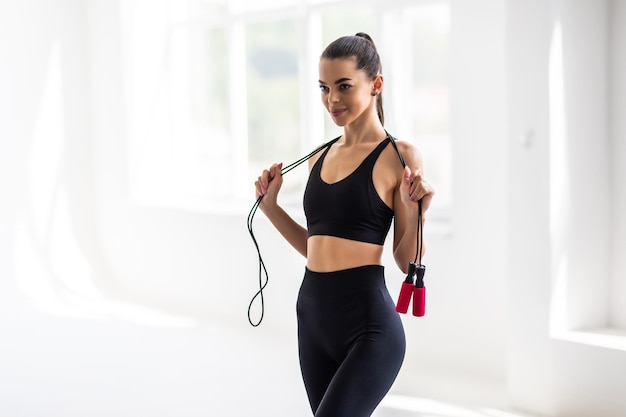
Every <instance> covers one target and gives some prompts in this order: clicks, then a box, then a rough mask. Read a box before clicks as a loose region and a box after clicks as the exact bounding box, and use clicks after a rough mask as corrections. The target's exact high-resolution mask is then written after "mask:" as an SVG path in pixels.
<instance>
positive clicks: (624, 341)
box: [552, 328, 626, 351]
mask: <svg viewBox="0 0 626 417" xmlns="http://www.w3.org/2000/svg"><path fill="white" fill-rule="evenodd" d="M552 338H553V339H556V340H562V341H566V342H572V343H579V344H584V345H589V346H596V347H602V348H606V349H613V350H622V351H626V330H622V329H616V328H593V329H584V330H568V331H563V332H558V333H555V334H552Z"/></svg>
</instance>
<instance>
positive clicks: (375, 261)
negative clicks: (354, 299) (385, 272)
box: [307, 235, 383, 272]
mask: <svg viewBox="0 0 626 417" xmlns="http://www.w3.org/2000/svg"><path fill="white" fill-rule="evenodd" d="M382 255H383V246H382V245H378V244H374V243H367V242H360V241H356V240H350V239H344V238H340V237H335V236H326V235H315V236H311V237H309V238H308V239H307V268H308V269H310V270H312V271H317V272H331V271H339V270H344V269H349V268H356V267H361V266H363V265H381V259H382Z"/></svg>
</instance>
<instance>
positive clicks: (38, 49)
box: [0, 0, 626, 416]
mask: <svg viewBox="0 0 626 417" xmlns="http://www.w3.org/2000/svg"><path fill="white" fill-rule="evenodd" d="M552 16H553V14H552V10H551V7H550V4H547V3H546V2H543V1H539V0H532V1H528V0H511V1H508V2H503V1H497V0H474V1H471V2H468V1H466V0H454V1H452V2H451V27H452V33H451V48H452V56H453V61H452V66H451V67H452V72H451V79H452V105H453V109H452V125H453V140H454V154H453V158H454V164H453V166H454V173H453V179H454V205H453V208H452V216H451V224H449V225H447V227H448V228H447V229H446V228H441V227H435V225H432V223H431V224H430V225H428V226H427V228H426V231H425V233H426V235H427V238H428V255H427V257H426V258H425V263H426V265H427V268H428V270H427V286H428V292H429V295H428V303H429V304H428V311H427V316H426V317H425V318H423V319H416V318H413V317H406V318H405V327H406V331H407V336H408V343H409V345H408V349H409V350H408V352H409V353H408V355H407V359H406V365H405V367H404V368H403V370H402V374H401V376H400V379H399V380H398V385H397V390H399V391H402V392H408V393H411V394H414V395H431V396H433V397H435V398H437V397H445V396H449V395H452V394H451V393H452V391H454V395H456V396H457V398H461V399H465V400H471V399H472V398H473V399H476V397H475V396H476V395H485V396H486V395H487V393H490V394H493V393H494V392H496V393H497V394H503V395H504V394H506V395H507V396H508V397H509V398H510V400H511V401H512V402H513V404H514V405H515V406H517V407H519V408H522V409H528V410H532V411H537V412H542V413H544V414H545V415H553V416H579V415H580V416H589V415H594V416H599V415H603V416H617V415H623V411H624V410H626V404H625V403H624V400H622V399H621V394H620V392H619V390H620V388H619V387H620V386H624V382H625V381H624V380H623V379H624V376H623V375H626V372H623V370H624V369H626V368H625V367H624V366H625V360H626V359H625V357H624V354H623V352H619V351H612V350H605V349H600V348H592V347H588V346H583V345H578V344H573V343H568V342H560V341H555V340H552V339H550V338H549V336H548V326H549V320H550V296H551V291H550V285H551V284H550V283H551V267H552V266H551V257H550V253H551V248H550V224H549V201H550V195H549V192H550V190H549V187H548V181H547V179H548V177H549V143H548V140H549V137H548V132H549V120H548V83H547V81H548V78H547V76H548V73H547V66H548V52H549V50H548V47H549V44H550V36H551V24H552ZM119 19H120V10H119V7H118V6H117V5H116V4H115V2H106V1H96V0H94V1H88V2H85V1H80V0H73V1H72V0H65V1H61V0H58V1H54V2H49V1H38V0H31V1H28V2H19V3H18V2H2V3H0V75H1V76H2V79H0V87H1V88H2V90H0V92H1V93H2V94H0V110H1V112H2V114H0V120H1V121H2V122H3V123H0V162H1V165H0V173H1V174H2V175H1V176H0V181H1V182H0V185H2V189H3V193H5V192H6V193H5V195H10V196H11V198H8V199H7V198H3V204H2V207H1V208H0V228H1V230H2V232H3V233H2V235H1V237H0V243H1V245H0V247H1V248H3V249H4V248H8V252H10V254H9V255H8V256H7V255H4V257H3V258H0V261H1V262H4V263H5V265H6V266H5V268H4V270H5V271H9V273H10V274H14V275H16V277H14V278H16V279H20V280H21V281H18V280H11V281H5V280H0V286H4V287H3V288H4V289H6V290H7V291H3V294H5V295H6V294H12V295H13V296H15V295H16V294H20V295H19V297H12V301H11V303H16V302H17V301H15V300H21V297H23V296H24V291H25V290H30V291H33V289H37V288H39V289H41V288H42V287H45V288H48V289H49V291H48V292H47V293H41V292H40V293H32V292H31V293H28V292H27V293H26V294H27V295H28V297H29V299H30V300H31V301H32V303H34V304H36V305H38V306H39V307H40V308H42V307H46V308H52V307H56V308H58V307H59V305H61V304H63V303H64V302H69V301H74V310H80V309H81V308H82V309H89V308H90V305H93V304H90V305H83V304H80V303H77V302H76V300H77V299H78V298H80V297H84V298H85V297H86V298H87V299H90V298H89V297H92V298H93V299H95V298H97V297H98V294H99V296H100V297H104V298H105V300H107V299H108V300H109V301H110V300H123V301H125V302H128V303H134V304H141V305H144V306H149V307H151V308H154V309H155V310H157V311H160V312H170V313H173V314H177V315H183V316H187V317H193V318H195V319H198V320H201V321H203V322H205V323H206V322H218V323H221V324H224V325H227V326H229V327H230V328H233V329H237V330H241V331H245V332H249V331H251V330H250V329H249V328H248V327H249V325H248V324H247V319H246V311H247V306H248V302H249V299H250V297H251V296H252V295H253V294H254V292H255V285H256V264H255V253H254V252H253V247H252V244H251V243H250V240H249V237H248V235H247V231H246V228H245V217H246V213H245V212H242V213H228V214H215V213H193V212H183V211H177V210H165V209H159V208H153V207H140V206H136V205H132V204H131V203H130V202H129V200H128V194H127V188H128V178H127V175H126V163H127V161H126V158H125V150H126V149H125V147H126V138H125V134H126V131H125V123H126V121H125V113H124V108H123V100H124V85H123V78H122V68H123V66H122V62H121V57H122V42H123V41H124V40H123V39H122V38H121V35H120V30H119V28H120V20H119ZM529 28H532V30H530V29H529ZM15 40H19V42H15ZM55 45H57V46H55ZM55 51H60V52H55ZM55 53H56V54H57V55H55ZM55 57H56V58H55ZM54 59H57V61H54ZM51 62H52V64H51ZM54 62H57V63H58V62H60V63H61V64H62V65H60V66H56V67H55V66H54ZM51 65H52V67H51ZM50 68H57V69H56V70H53V71H52V72H51V70H50ZM54 71H56V72H54ZM51 73H52V74H53V75H54V74H58V77H57V78H54V77H53V78H52V81H49V78H50V74H51ZM7 80H8V81H7ZM7 90H9V93H8V94H5V92H6V91H7ZM46 91H51V93H49V94H47V95H46ZM55 91H56V92H57V93H55ZM59 91H60V92H61V93H58V92H59ZM44 96H47V97H50V98H48V99H46V100H48V104H45V105H44V104H42V103H46V100H44V99H43V97H44ZM42 108H43V109H44V110H42ZM59 108H61V109H62V113H61V114H62V117H61V118H60V120H61V122H58V120H57V122H54V120H55V119H54V117H53V116H54V115H58V113H55V111H58V109H59ZM55 109H56V110H55ZM42 112H43V114H44V115H48V116H49V117H47V118H45V117H44V118H43V119H42V116H41V115H42ZM11 113H12V114H13V116H14V117H13V116H10V114H11ZM41 120H44V121H41ZM46 120H47V122H45V121H46ZM50 120H52V121H50ZM528 131H532V135H530V136H528V135H527V132H528ZM42 132H44V133H47V134H44V133H42ZM529 137H530V142H528V141H527V139H528V138H529ZM46 138H47V139H49V140H48V141H46V140H45V139H46ZM52 139H54V140H52ZM8 155H11V156H10V157H9V156H8ZM46 155H50V158H42V156H46ZM55 155H56V156H58V157H57V158H55V157H54V156H55ZM37 158H39V159H37ZM427 158H428V156H427V155H426V161H427ZM40 160H43V161H46V160H51V161H52V162H51V163H50V164H49V165H44V166H39V165H35V164H34V162H36V161H40ZM55 161H56V162H58V163H57V164H56V165H55V163H54V162H55ZM9 179H10V180H9ZM4 200H7V201H6V202H5V201H4ZM251 203H252V202H251ZM63 219H69V221H65V222H64V221H63ZM255 227H256V229H255V230H256V233H257V236H258V238H259V240H260V242H261V245H262V248H263V250H264V256H265V260H266V263H267V265H268V267H269V269H270V279H271V281H270V285H269V287H268V288H267V291H266V306H267V311H266V317H265V321H264V323H263V325H262V326H261V328H259V329H255V330H254V331H255V333H256V335H257V336H258V337H259V338H260V339H262V338H265V337H269V338H274V339H278V340H282V341H283V343H284V346H291V347H293V346H294V339H295V313H294V305H295V299H296V295H297V290H298V285H299V280H300V278H301V275H302V272H303V265H304V261H303V259H301V258H300V257H299V255H297V254H296V253H295V252H294V251H292V250H291V249H290V248H289V247H287V245H286V244H285V243H284V242H283V241H282V240H281V239H280V238H279V237H278V235H277V233H276V232H275V231H273V230H272V229H271V227H270V226H269V225H268V223H267V222H266V221H265V220H264V219H263V218H262V215H261V214H259V216H258V219H257V220H256V222H255ZM442 230H444V231H445V230H448V232H442ZM5 232H6V233H5ZM20 242H21V243H20ZM55 242H57V243H63V242H65V243H67V244H66V245H58V244H55ZM29 247H30V249H31V251H30V252H28V251H26V252H24V253H26V254H27V255H28V254H29V253H30V255H28V256H29V257H28V256H27V257H26V260H27V261H28V262H27V264H28V265H31V266H32V265H39V268H38V269H37V271H39V274H38V275H37V276H38V277H39V278H37V279H38V281H37V280H36V281H35V282H32V279H33V277H34V276H35V274H32V273H31V274H24V273H20V271H24V269H23V268H24V265H22V264H21V263H20V264H19V265H18V261H17V259H18V257H17V256H16V254H17V253H22V252H23V251H24V250H25V249H24V248H29ZM60 247H61V248H64V249H63V250H61V251H59V250H58V248H60ZM72 248H73V249H72ZM3 253H7V252H5V251H4V250H3ZM24 256H26V255H24ZM386 259H387V262H386V263H387V265H388V268H387V275H388V285H389V287H390V291H391V293H392V296H394V297H395V296H396V294H397V289H398V288H399V284H400V282H401V280H402V276H401V274H400V273H399V272H398V271H396V268H395V266H394V263H393V262H392V261H391V259H390V256H389V254H388V253H387V254H386ZM79 264H80V265H82V266H81V267H79V266H77V265H79ZM68 271H69V272H68ZM64 272H67V273H68V274H69V275H72V276H74V278H73V279H71V280H69V279H68V278H67V276H66V275H68V274H64ZM24 279H26V281H24ZM29 279H30V280H31V281H29ZM44 284H45V285H44ZM18 285H20V288H22V290H21V292H19V293H18V292H17V286H18ZM68 293H71V294H73V295H74V296H75V297H69V298H68V296H67V294H68ZM96 293H97V294H96ZM38 297H39V298H38ZM51 298H54V299H56V300H57V302H56V304H55V303H52V304H54V305H53V306H52V307H51V304H50V302H49V300H50V299H51ZM45 300H48V302H47V303H44V301H45ZM68 300H69V301H68ZM3 301H4V300H3ZM11 303H5V304H4V305H11ZM103 308H104V307H103ZM91 313H93V312H91ZM129 318H130V317H129ZM472 395H473V396H474V397H471V396H472ZM470 397H471V398H470ZM620 413H622V414H620Z"/></svg>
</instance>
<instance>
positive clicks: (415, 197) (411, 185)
mask: <svg viewBox="0 0 626 417" xmlns="http://www.w3.org/2000/svg"><path fill="white" fill-rule="evenodd" d="M403 177H404V178H403V181H402V185H401V187H400V196H401V198H402V202H403V203H404V204H406V205H410V204H411V203H416V202H418V201H419V200H422V212H425V211H426V210H428V207H430V202H431V201H432V199H433V196H434V195H435V189H434V188H433V187H432V186H431V185H430V184H429V183H428V182H426V180H425V179H424V177H423V176H422V173H421V171H420V169H419V168H415V170H413V171H411V169H410V168H409V167H408V166H407V167H405V168H404V175H403Z"/></svg>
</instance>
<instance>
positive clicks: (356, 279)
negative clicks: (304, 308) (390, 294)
mask: <svg viewBox="0 0 626 417" xmlns="http://www.w3.org/2000/svg"><path fill="white" fill-rule="evenodd" d="M301 289H302V291H303V292H305V293H307V294H314V293H320V294H323V295H324V296H325V297H326V298H329V297H336V296H340V295H342V294H344V293H346V292H356V291H362V290H364V289H386V284H385V268H384V267H383V266H381V265H363V266H359V267H355V268H347V269H341V270H337V271H332V272H317V271H312V270H310V269H309V268H308V267H307V268H305V272H304V280H303V282H302V286H301Z"/></svg>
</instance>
